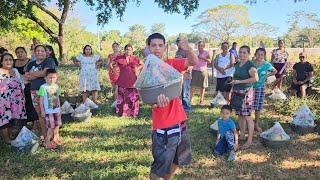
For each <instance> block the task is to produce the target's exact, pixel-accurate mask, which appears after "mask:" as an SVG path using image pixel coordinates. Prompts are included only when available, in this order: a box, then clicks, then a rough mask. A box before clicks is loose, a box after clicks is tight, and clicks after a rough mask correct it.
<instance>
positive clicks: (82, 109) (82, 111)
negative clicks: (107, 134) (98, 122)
mask: <svg viewBox="0 0 320 180" xmlns="http://www.w3.org/2000/svg"><path fill="white" fill-rule="evenodd" d="M88 113H90V108H89V107H87V106H85V105H84V104H80V105H79V106H78V107H77V108H76V109H75V110H74V112H73V113H72V115H71V116H73V117H83V116H87V115H88Z"/></svg>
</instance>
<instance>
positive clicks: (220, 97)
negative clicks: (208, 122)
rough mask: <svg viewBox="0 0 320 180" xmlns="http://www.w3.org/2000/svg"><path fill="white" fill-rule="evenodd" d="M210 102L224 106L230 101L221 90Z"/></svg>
mask: <svg viewBox="0 0 320 180" xmlns="http://www.w3.org/2000/svg"><path fill="white" fill-rule="evenodd" d="M210 103H211V104H213V105H215V106H223V105H226V104H228V101H227V100H226V99H225V98H224V97H223V95H222V94H221V92H220V91H219V92H218V94H217V96H216V97H215V98H213V100H211V101H210Z"/></svg>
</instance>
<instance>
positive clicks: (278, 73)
mask: <svg viewBox="0 0 320 180" xmlns="http://www.w3.org/2000/svg"><path fill="white" fill-rule="evenodd" d="M284 65H285V63H273V66H274V68H275V69H276V70H277V74H276V75H275V76H276V78H277V79H279V78H281V79H282V78H283V76H284V74H286V70H284V71H283V72H282V73H281V74H280V71H281V69H282V68H283V66H284Z"/></svg>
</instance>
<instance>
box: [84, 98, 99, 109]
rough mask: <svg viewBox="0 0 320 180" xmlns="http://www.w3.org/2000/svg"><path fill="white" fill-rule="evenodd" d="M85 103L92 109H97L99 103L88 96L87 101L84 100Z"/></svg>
mask: <svg viewBox="0 0 320 180" xmlns="http://www.w3.org/2000/svg"><path fill="white" fill-rule="evenodd" d="M84 105H85V106H87V107H89V108H90V109H97V108H98V105H97V104H96V103H94V102H93V101H91V99H89V98H87V99H86V101H85V102H84Z"/></svg>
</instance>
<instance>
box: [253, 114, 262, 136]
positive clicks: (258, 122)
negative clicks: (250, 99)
mask: <svg viewBox="0 0 320 180" xmlns="http://www.w3.org/2000/svg"><path fill="white" fill-rule="evenodd" d="M260 113H261V111H260V110H255V112H254V114H255V118H254V120H255V125H254V126H255V129H256V131H258V132H261V131H262V130H261V128H260Z"/></svg>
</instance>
